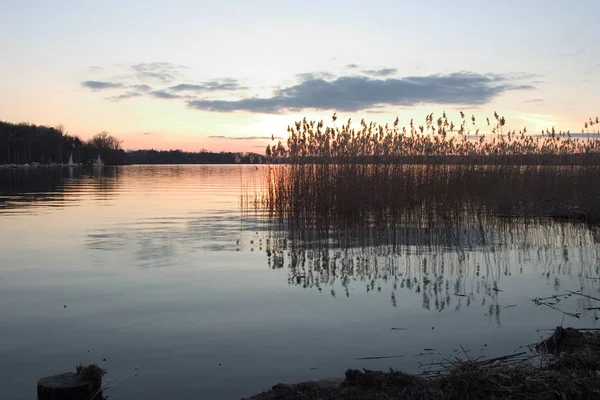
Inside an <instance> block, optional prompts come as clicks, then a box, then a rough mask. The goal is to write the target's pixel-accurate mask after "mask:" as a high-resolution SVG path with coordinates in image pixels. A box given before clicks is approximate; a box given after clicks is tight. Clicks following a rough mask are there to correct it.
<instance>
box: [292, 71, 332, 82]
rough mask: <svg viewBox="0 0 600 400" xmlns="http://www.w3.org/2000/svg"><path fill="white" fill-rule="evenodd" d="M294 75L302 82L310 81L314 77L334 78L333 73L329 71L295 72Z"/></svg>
mask: <svg viewBox="0 0 600 400" xmlns="http://www.w3.org/2000/svg"><path fill="white" fill-rule="evenodd" d="M296 77H297V78H298V79H300V80H301V81H303V82H306V81H312V80H315V79H326V80H332V79H335V78H336V76H335V75H334V74H331V73H329V72H307V73H304V74H297V75H296Z"/></svg>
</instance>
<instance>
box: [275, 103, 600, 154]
mask: <svg viewBox="0 0 600 400" xmlns="http://www.w3.org/2000/svg"><path fill="white" fill-rule="evenodd" d="M460 114H461V121H460V123H459V124H455V123H454V122H452V121H449V120H448V118H447V116H446V114H445V113H444V114H442V116H441V117H439V118H437V120H436V119H435V118H434V115H433V114H429V115H427V116H426V118H425V122H424V123H423V124H420V125H416V124H415V123H414V122H413V120H412V119H411V120H410V123H409V125H408V126H404V127H401V126H400V121H399V119H398V118H396V120H395V121H394V123H393V124H392V125H389V124H385V125H382V124H376V123H372V122H371V123H367V122H365V120H364V119H363V120H362V121H361V122H360V127H359V128H355V127H352V123H351V120H348V122H347V123H346V124H342V125H341V126H338V125H337V122H336V121H337V116H336V115H335V114H334V115H333V118H332V119H333V126H325V124H324V122H323V121H322V120H321V121H307V120H306V119H303V120H302V121H298V122H296V123H295V124H294V125H293V126H290V127H288V134H289V136H288V139H287V143H285V144H284V143H282V142H281V141H279V142H278V143H275V142H274V141H273V143H272V144H271V145H269V146H267V149H266V156H267V157H268V158H269V159H270V161H271V162H272V163H291V164H306V163H326V164H327V163H329V164H340V163H399V162H400V163H407V162H408V163H412V162H419V163H448V162H452V163H465V162H467V163H469V164H473V163H492V164H499V163H510V164H540V163H542V164H543V163H551V164H573V163H575V164H580V163H587V164H598V162H599V161H600V137H598V136H593V137H592V136H589V135H588V137H587V138H585V137H583V138H580V137H574V136H573V135H572V134H571V133H570V132H562V131H558V132H557V131H556V130H555V128H554V127H552V128H551V129H546V130H545V131H541V132H540V133H539V134H531V132H528V131H527V128H526V127H525V128H523V129H522V130H519V131H518V132H517V131H516V130H513V131H510V130H508V131H506V132H505V130H504V126H505V124H506V120H505V118H504V117H501V116H500V115H498V114H497V113H495V114H494V119H495V123H494V124H492V123H491V122H490V119H489V118H487V119H486V124H485V126H484V127H483V128H480V127H478V122H477V119H476V118H475V116H471V118H470V119H469V118H467V116H466V115H465V114H464V113H462V112H461V113H460ZM596 121H598V119H597V118H596ZM593 126H594V120H593V119H592V118H590V121H589V122H586V123H585V130H586V131H587V133H589V131H590V127H593ZM592 131H593V129H592ZM424 157H426V158H424Z"/></svg>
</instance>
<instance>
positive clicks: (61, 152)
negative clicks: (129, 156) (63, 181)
mask: <svg viewBox="0 0 600 400" xmlns="http://www.w3.org/2000/svg"><path fill="white" fill-rule="evenodd" d="M98 154H100V157H101V158H102V160H103V161H104V163H106V164H124V163H126V153H125V151H123V149H122V148H121V141H120V140H119V139H117V138H116V137H114V136H112V135H109V134H108V133H107V132H101V133H98V134H97V135H95V136H94V137H92V138H91V139H90V140H87V141H84V140H81V139H80V138H79V137H78V136H75V135H71V134H69V133H67V132H66V131H65V129H64V127H62V126H60V125H59V126H56V127H48V126H41V125H34V124H25V123H20V124H12V123H8V122H0V164H31V163H40V164H50V163H58V164H66V163H68V162H69V159H70V158H71V157H72V158H73V162H74V163H81V164H88V163H91V162H93V160H95V159H96V158H97V157H98Z"/></svg>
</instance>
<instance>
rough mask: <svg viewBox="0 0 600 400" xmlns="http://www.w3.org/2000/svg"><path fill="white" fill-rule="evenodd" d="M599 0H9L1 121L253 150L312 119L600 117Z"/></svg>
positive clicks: (1, 15) (2, 29) (541, 120)
mask: <svg viewBox="0 0 600 400" xmlns="http://www.w3.org/2000/svg"><path fill="white" fill-rule="evenodd" d="M599 15H600V2H599V1H597V0H571V1H557V0H545V1H538V0H519V1H513V0H505V1H503V2H497V1H494V2H492V1H487V0H473V1H470V0H469V1H467V0H455V1H452V2H449V1H446V0H429V1H427V0H422V1H420V2H417V1H403V0H384V1H377V0H371V1H353V0H344V1H326V0H322V1H313V0H303V1H286V0H273V1H267V0H264V1H261V0H255V1H227V0H221V1H191V0H170V1H152V0H143V1H141V0H118V1H115V0H102V1H99V0H98V1H92V0H71V1H67V0H53V1H48V0H37V1H34V0H20V1H9V0H0V57H1V60H2V61H1V62H0V120H3V121H8V122H15V123H18V122H28V123H34V124H40V125H49V126H56V125H59V124H62V125H63V126H64V127H65V128H66V130H67V131H68V132H69V133H71V134H76V135H79V136H80V137H81V138H83V139H87V138H90V137H91V136H93V135H94V134H96V133H98V132H101V131H107V132H109V133H111V134H113V135H115V136H118V137H119V138H120V139H122V140H123V146H124V147H125V148H126V149H141V148H154V149H182V150H186V151H198V150H200V149H208V150H211V151H254V152H259V153H262V152H264V148H265V147H266V145H267V144H268V143H270V139H271V135H274V136H275V137H282V138H285V137H287V131H286V129H287V126H288V125H293V124H294V122H295V121H298V120H300V119H302V118H304V117H306V118H308V119H309V120H320V119H323V120H324V121H325V122H326V123H331V116H332V114H333V113H334V112H336V113H337V116H338V119H339V120H343V121H346V120H347V119H349V118H352V119H353V121H355V122H359V121H360V120H361V119H362V118H364V119H365V120H366V121H374V122H380V123H386V122H390V123H391V122H393V121H394V120H395V118H396V117H399V118H400V125H401V126H402V125H408V123H409V121H410V119H411V118H414V120H415V122H417V123H422V122H423V121H424V118H425V115H427V114H430V113H434V116H440V115H441V113H442V112H443V111H445V112H446V113H447V114H448V116H449V117H450V119H452V120H454V121H458V120H459V119H460V117H459V111H464V112H465V113H466V114H468V115H475V117H476V118H477V120H478V121H481V122H482V124H481V127H482V131H483V130H484V129H483V128H485V124H484V123H483V120H485V118H486V117H492V116H493V113H494V111H497V112H498V114H500V115H502V116H504V117H505V118H506V121H507V123H506V127H507V128H508V129H516V130H519V129H522V128H523V127H524V126H527V128H528V131H530V132H533V131H539V130H540V129H544V128H550V127H552V126H555V127H556V129H557V130H558V129H562V130H571V132H575V131H578V132H580V131H582V129H583V124H584V122H585V121H587V120H588V119H589V118H590V117H592V118H595V117H596V116H597V115H600V102H598V100H597V96H598V95H600V50H598V49H600V29H598V18H599V17H598V16H599Z"/></svg>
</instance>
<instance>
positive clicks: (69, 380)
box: [37, 372, 102, 400]
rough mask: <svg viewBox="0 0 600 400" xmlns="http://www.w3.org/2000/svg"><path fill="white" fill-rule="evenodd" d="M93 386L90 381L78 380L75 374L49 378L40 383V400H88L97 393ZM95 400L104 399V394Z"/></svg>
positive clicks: (38, 385)
mask: <svg viewBox="0 0 600 400" xmlns="http://www.w3.org/2000/svg"><path fill="white" fill-rule="evenodd" d="M93 386H95V385H93V383H92V382H91V381H90V380H87V379H78V378H77V374H76V373H74V372H67V373H65V374H59V375H52V376H47V377H45V378H42V379H40V380H39V381H38V384H37V395H38V400H87V399H89V398H90V397H91V396H92V395H94V393H95V390H94V387H93ZM94 399H95V400H100V399H102V393H98V395H97V396H96V397H95V398H94Z"/></svg>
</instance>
